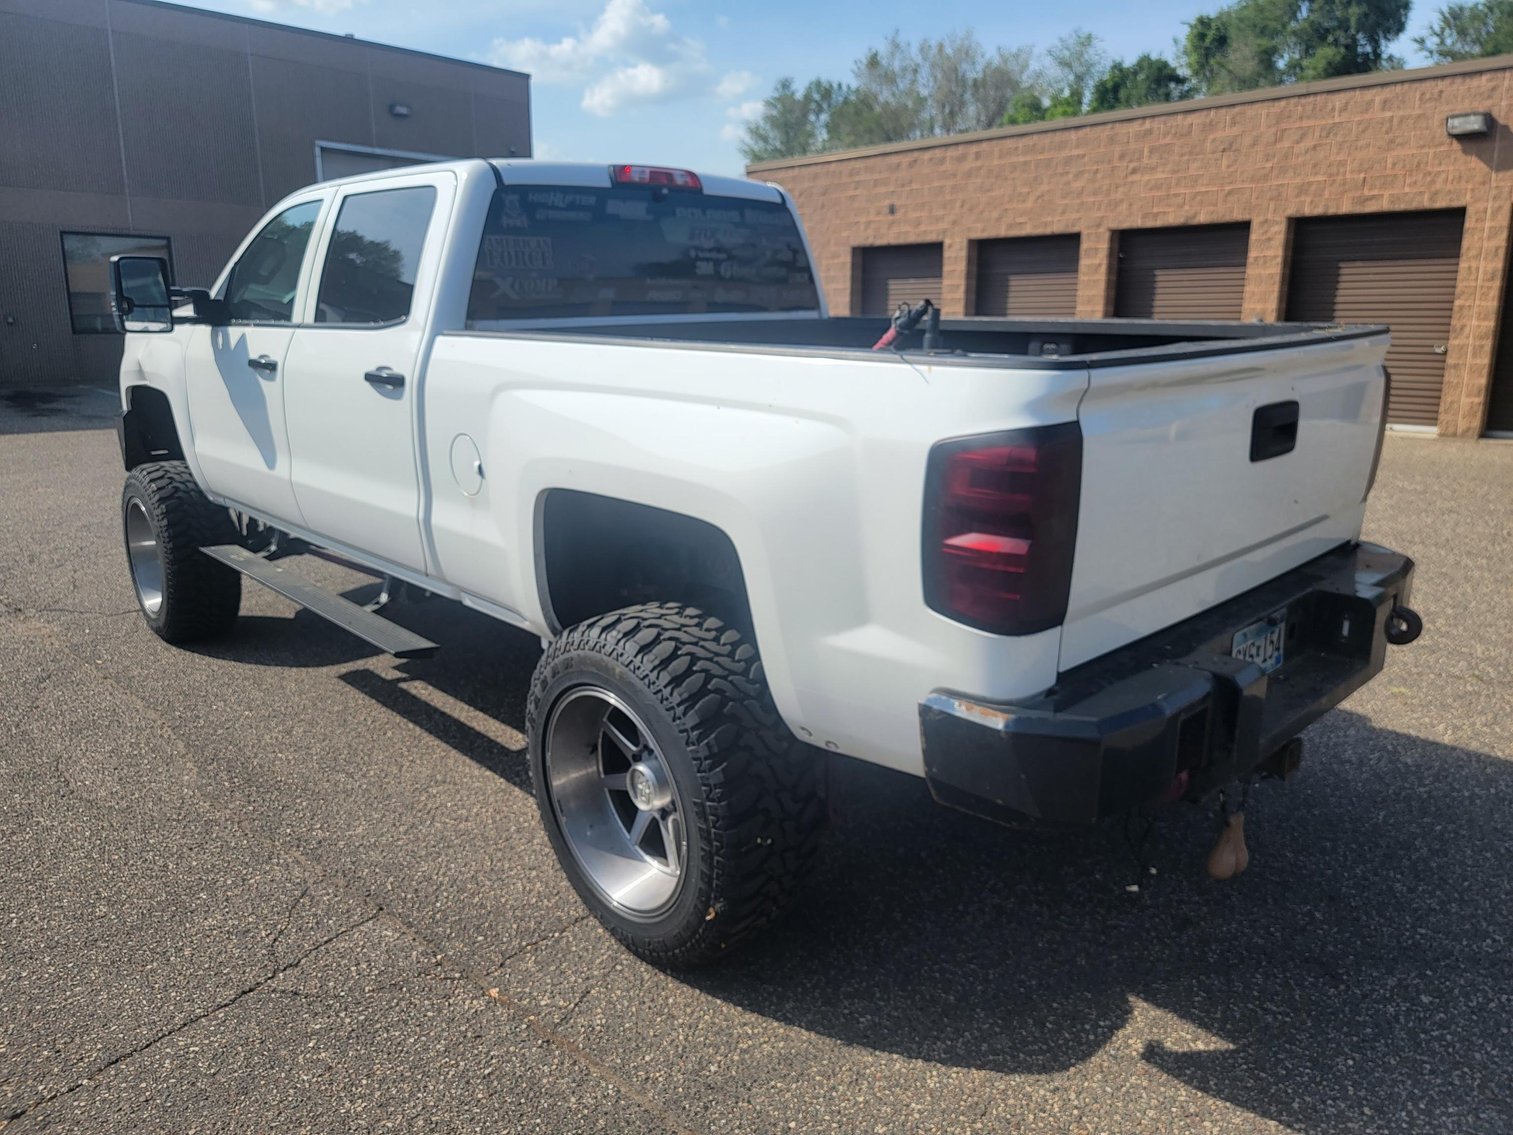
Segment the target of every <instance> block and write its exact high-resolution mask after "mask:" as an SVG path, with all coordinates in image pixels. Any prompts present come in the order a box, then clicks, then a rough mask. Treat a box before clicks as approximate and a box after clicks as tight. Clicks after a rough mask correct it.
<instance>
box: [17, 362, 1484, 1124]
mask: <svg viewBox="0 0 1513 1135" xmlns="http://www.w3.org/2000/svg"><path fill="white" fill-rule="evenodd" d="M113 409H114V406H113V401H112V396H111V395H110V394H108V393H104V392H101V391H96V390H91V389H88V388H73V389H69V390H64V391H53V392H48V393H44V394H41V395H37V396H31V395H24V394H22V395H18V394H17V393H16V392H8V393H0V1129H3V1131H4V1132H5V1135H23V1133H25V1135H31V1133H33V1132H70V1133H73V1132H91V1133H92V1132H114V1131H121V1132H126V1131H130V1132H143V1131H151V1132H215V1133H217V1135H220V1133H226V1132H279V1133H281V1135H284V1133H291V1132H301V1131H311V1132H340V1131H354V1130H400V1131H405V1132H422V1131H449V1132H475V1131H476V1132H517V1131H518V1132H534V1131H541V1132H579V1131H604V1132H641V1131H647V1132H651V1131H679V1132H740V1133H752V1135H758V1133H760V1135H769V1133H772V1132H782V1131H799V1132H845V1133H858V1132H911V1133H912V1132H951V1133H965V1132H979V1131H980V1132H1061V1133H1065V1132H1083V1133H1088V1135H1092V1133H1103V1132H1106V1133H1109V1135H1125V1133H1130V1132H1158V1131H1160V1132H1166V1131H1170V1132H1192V1131H1202V1132H1210V1131H1212V1132H1219V1131H1243V1132H1279V1131H1297V1132H1306V1133H1325V1132H1329V1133H1333V1132H1403V1133H1413V1135H1421V1133H1426V1132H1455V1133H1467V1132H1469V1133H1477V1135H1480V1133H1488V1135H1500V1133H1508V1132H1513V1080H1510V1077H1509V1074H1508V1070H1509V1068H1510V1067H1513V873H1510V869H1509V867H1510V851H1513V720H1510V719H1513V679H1510V677H1509V671H1510V669H1513V444H1509V443H1497V442H1480V443H1473V442H1452V441H1444V440H1427V439H1420V438H1412V437H1392V438H1390V439H1389V441H1388V444H1387V447H1386V454H1385V457H1384V460H1383V464H1382V471H1381V477H1380V482H1379V485H1378V488H1377V492H1376V494H1375V496H1374V497H1373V500H1372V506H1371V511H1370V515H1369V518H1368V526H1367V529H1368V530H1367V534H1368V536H1369V537H1370V538H1374V539H1376V540H1379V541H1380V542H1383V543H1386V544H1388V545H1390V546H1392V547H1396V548H1398V549H1400V550H1402V551H1405V552H1407V553H1408V554H1410V555H1413V556H1414V557H1415V558H1417V559H1418V561H1419V574H1418V578H1417V584H1416V590H1415V597H1414V598H1415V604H1414V605H1415V606H1416V607H1417V608H1418V609H1419V610H1420V611H1421V613H1422V614H1423V616H1424V619H1425V622H1426V627H1427V629H1426V630H1425V633H1424V636H1423V638H1422V639H1421V640H1420V641H1419V642H1418V643H1415V644H1414V645H1412V646H1410V647H1406V648H1403V649H1400V650H1393V651H1392V652H1391V654H1390V658H1389V662H1388V667H1387V670H1386V672H1385V673H1384V674H1383V675H1382V676H1381V677H1380V678H1379V679H1378V680H1377V681H1376V682H1374V683H1372V684H1371V685H1370V686H1369V687H1367V688H1366V689H1365V690H1363V691H1361V692H1360V693H1359V694H1357V695H1356V696H1355V697H1354V698H1352V699H1351V700H1350V701H1349V702H1348V703H1347V704H1346V705H1345V706H1344V707H1343V708H1342V709H1341V710H1339V711H1336V712H1335V713H1333V714H1331V715H1330V716H1328V717H1327V718H1326V719H1324V720H1323V721H1321V722H1320V723H1319V724H1318V725H1316V726H1315V727H1314V728H1313V729H1311V730H1310V731H1309V732H1308V734H1307V751H1306V755H1305V758H1304V762H1303V767H1302V770H1301V772H1300V773H1299V774H1298V775H1297V776H1296V777H1294V778H1293V779H1292V780H1290V781H1288V782H1287V783H1286V784H1274V783H1273V784H1266V785H1263V786H1260V787H1258V788H1257V789H1256V790H1255V791H1254V792H1253V793H1252V794H1251V797H1250V801H1249V803H1248V806H1247V812H1246V830H1247V834H1248V835H1249V837H1250V847H1251V853H1252V858H1251V866H1250V870H1249V871H1248V872H1247V873H1246V874H1244V875H1243V876H1241V877H1239V878H1238V879H1236V880H1233V881H1231V882H1229V883H1223V884H1219V883H1214V882H1211V881H1210V880H1209V879H1208V878H1207V877H1206V876H1205V874H1204V871H1203V860H1204V856H1205V854H1206V851H1207V849H1208V846H1209V844H1210V842H1211V839H1212V837H1213V834H1214V825H1215V820H1214V817H1213V816H1212V815H1211V814H1206V813H1203V812H1199V811H1198V810H1196V809H1190V808H1182V809H1178V810H1175V811H1173V812H1172V813H1170V814H1169V815H1168V816H1167V817H1165V818H1164V819H1163V820H1162V822H1161V823H1159V824H1158V825H1157V826H1156V828H1155V830H1154V831H1153V832H1152V833H1151V835H1150V836H1149V838H1148V840H1147V841H1146V844H1145V847H1144V856H1145V859H1146V861H1147V862H1148V863H1149V864H1151V865H1152V866H1153V867H1154V873H1153V874H1152V873H1145V872H1142V869H1141V868H1140V867H1139V865H1138V862H1137V860H1136V858H1135V856H1134V854H1133V853H1132V851H1131V849H1130V844H1129V841H1128V839H1127V833H1126V832H1125V830H1124V828H1123V826H1121V825H1111V826H1108V827H1104V828H1098V829H1094V830H1092V831H1087V832H1081V833H1076V834H1069V835H1043V834H1037V835H1030V834H1024V833H1019V832H1014V831H1008V830H1002V829H998V828H996V827H993V826H991V825H987V824H984V823H980V822H977V821H972V820H969V819H967V818H965V817H961V816H958V815H956V814H954V813H952V812H949V811H946V810H944V809H941V808H939V807H937V806H936V805H934V804H932V803H931V802H930V801H929V799H928V797H927V795H926V793H925V792H924V789H923V787H922V785H921V784H920V783H918V782H916V781H913V780H911V779H909V778H906V777H901V776H898V775H895V774H890V773H885V772H881V771H878V770H874V769H871V768H868V767H865V766H861V765H857V764H853V763H850V762H845V761H839V762H837V763H836V766H835V768H834V770H833V778H834V784H835V812H836V816H835V822H834V823H833V825H832V826H831V828H830V830H829V832H828V833H827V836H826V842H825V848H824V852H823V855H822V861H821V865H820V867H819V869H818V870H817V872H816V873H815V875H814V877H813V878H812V880H811V881H810V882H809V883H808V885H807V886H806V887H805V889H804V891H803V893H802V894H801V895H800V897H799V899H798V901H797V902H796V903H795V904H794V906H793V908H792V909H791V911H790V913H789V915H788V916H787V917H786V918H785V919H784V920H783V921H782V923H781V924H779V925H778V926H776V927H774V928H773V929H772V930H770V931H769V932H768V933H767V934H765V935H764V936H763V937H762V938H760V939H759V940H758V941H756V942H754V943H752V945H751V946H750V948H748V949H747V950H745V951H744V952H743V953H741V954H739V955H737V956H735V957H733V958H732V959H730V961H729V962H728V963H727V964H726V965H724V966H722V967H719V968H715V969H711V970H707V971H702V972H698V973H695V974H682V975H673V974H667V973H663V972H660V971H658V970H656V969H653V968H651V967H648V966H646V965H643V964H642V963H641V962H639V961H637V960H636V959H635V958H633V957H632V956H630V955H629V954H627V953H625V952H624V951H623V950H621V949H620V948H619V947H617V946H616V945H615V944H614V943H613V942H612V941H611V940H610V938H609V937H608V936H607V935H606V934H605V933H604V932H602V931H601V930H600V929H599V928H598V926H597V924H596V923H594V922H593V921H592V920H591V919H589V918H586V917H585V915H584V912H583V910H582V908H581V906H580V905H579V904H578V902H577V900H576V898H575V897H574V895H573V893H572V891H571V890H570V888H569V887H568V885H567V884H566V882H565V881H564V880H563V878H562V876H561V875H560V873H559V872H558V870H557V867H556V864H555V862H554V860H553V858H552V855H551V851H550V849H549V847H548V845H547V842H546V839H545V837H544V836H543V835H542V833H541V831H540V829H539V826H538V822H537V817H536V810H535V805H534V803H533V802H532V800H531V798H530V796H529V792H528V787H527V784H526V772H525V764H524V759H523V754H522V749H523V746H524V739H523V737H522V736H521V735H520V732H519V730H520V729H521V727H522V721H523V716H524V700H525V694H526V687H527V682H528V680H529V676H530V672H531V668H532V666H533V665H534V663H535V659H536V657H537V655H538V653H539V643H538V642H537V641H536V640H535V639H534V638H532V637H531V636H529V635H525V634H522V633H520V632H518V631H515V630H511V629H509V628H507V627H505V626H503V625H501V624H498V623H495V622H493V621H491V620H489V619H487V618H485V617H483V616H476V615H473V614H470V613H468V612H464V611H462V610H460V609H457V608H453V607H451V606H450V605H448V604H445V603H439V602H428V603H414V604H404V605H402V606H401V607H400V608H399V609H398V610H397V613H396V618H398V619H399V620H401V621H403V622H405V623H406V624H407V625H410V626H412V627H414V628H415V629H417V630H420V631H421V632H423V633H425V634H427V635H429V636H430V637H432V638H435V639H436V640H437V641H439V642H440V643H441V644H442V647H443V649H442V650H441V651H440V653H438V655H437V656H436V657H435V658H434V659H432V660H429V661H424V662H407V663H398V664H396V663H395V662H394V661H393V660H392V659H389V658H387V657H384V656H379V655H375V654H373V653H372V652H371V650H370V649H369V648H367V647H366V646H365V645H364V644H362V643H360V642H358V641H357V640H355V639H351V638H350V637H348V636H345V635H343V634H342V633H341V632H340V631H338V630H336V629H334V628H332V627H329V626H327V625H326V624H324V623H322V622H321V621H320V620H318V619H316V618H314V617H313V616H311V615H309V614H307V613H303V612H298V611H296V610H295V609H294V608H293V607H292V606H291V605H289V604H288V603H286V602H284V601H283V600H282V599H280V598H278V597H277V596H275V595H273V594H271V593H268V592H266V591H263V590H261V589H259V588H257V587H256V586H254V585H251V584H248V586H247V589H246V596H245V599H244V601H243V608H242V611H243V618H242V620H241V623H240V625H239V628H238V633H237V634H236V635H235V637H233V638H231V639H228V640H227V641H225V642H222V643H217V644H215V645H213V646H206V647H202V648H196V649H193V650H179V649H174V648H171V647H168V646H166V645H164V644H163V643H161V642H159V641H158V640H157V639H156V638H155V637H154V636H152V635H151V634H150V633H149V632H148V631H147V629H146V628H145V627H144V626H143V625H142V622H141V619H140V617H139V616H138V614H137V612H136V609H135V605H134V603H133V600H132V596H131V590H130V585H129V582H128V578H127V573H126V566H125V561H124V556H123V554H122V551H121V547H120V535H119V532H120V528H119V525H120V522H119V513H118V507H119V506H118V498H119V493H120V484H121V479H122V471H121V468H120V464H119V459H118V455H117V451H116V443H115V437H114V434H113V432H112V426H113V419H112V417H111V414H112V411H113ZM297 566H298V569H299V570H301V571H306V572H308V573H309V574H310V575H312V576H314V577H316V578H318V579H320V580H322V581H324V582H326V583H328V584H331V585H333V586H339V587H342V588H344V589H349V594H353V595H358V596H364V595H367V594H370V593H371V592H372V591H373V590H374V587H373V585H372V584H371V583H370V582H369V581H367V580H366V578H365V577H363V576H360V575H356V574H354V573H348V572H345V571H344V570H343V569H341V568H338V567H335V566H333V565H330V564H327V563H324V562H322V561H309V560H303V561H300V562H298V564H297ZM1131 886H1137V887H1138V889H1137V890H1134V891H1132V890H1130V889H1129V888H1130V887H1131Z"/></svg>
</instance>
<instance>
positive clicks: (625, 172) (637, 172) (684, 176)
mask: <svg viewBox="0 0 1513 1135" xmlns="http://www.w3.org/2000/svg"><path fill="white" fill-rule="evenodd" d="M609 170H610V174H611V176H612V177H613V178H614V181H615V184H616V185H662V186H666V187H667V188H668V189H694V190H702V189H703V188H704V186H703V183H701V182H700V181H699V175H698V174H696V173H693V172H691V171H690V170H686V169H667V168H665V167H663V166H610V167H609Z"/></svg>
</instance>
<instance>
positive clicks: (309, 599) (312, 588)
mask: <svg viewBox="0 0 1513 1135" xmlns="http://www.w3.org/2000/svg"><path fill="white" fill-rule="evenodd" d="M200 551H202V552H204V553H205V554H206V555H207V556H209V557H210V558H211V559H213V560H219V561H220V562H221V563H223V564H225V565H226V566H227V567H232V568H235V569H236V570H237V571H239V572H241V573H242V574H243V575H245V576H247V577H248V578H249V579H254V580H256V581H257V582H258V583H261V584H262V585H263V586H264V587H267V588H270V589H272V590H274V591H277V592H278V593H279V594H280V595H282V596H283V597H284V598H285V599H292V600H293V601H294V602H296V603H298V604H299V605H300V606H301V607H303V608H305V610H307V611H309V612H311V613H312V614H316V615H319V616H320V617H321V618H323V619H326V620H327V621H329V622H332V623H335V624H336V625H337V626H339V627H340V628H341V629H342V630H344V631H348V632H350V633H352V634H355V635H356V636H357V637H358V638H360V639H362V640H363V641H364V642H370V643H372V644H373V645H374V646H376V647H378V649H379V650H382V651H383V652H384V653H385V654H392V655H393V656H394V657H395V658H429V657H431V655H433V654H435V653H436V644H435V643H434V642H432V641H431V640H430V639H428V638H421V637H420V636H419V635H418V634H415V633H414V632H413V631H407V630H405V628H404V627H402V626H399V625H398V624H397V623H392V622H390V621H389V620H388V619H385V618H384V617H383V616H382V615H376V614H374V613H373V612H372V611H368V610H365V609H364V608H362V607H359V606H358V605H357V604H356V603H352V602H349V601H347V600H346V599H343V598H342V597H341V596H340V595H335V594H333V593H331V592H330V591H327V590H326V589H325V588H323V587H317V586H316V585H315V584H313V583H311V582H310V581H309V580H308V579H304V578H302V577H301V576H300V575H298V574H297V573H295V572H292V571H286V570H285V569H283V568H282V567H280V566H279V565H278V564H276V563H270V562H269V561H267V560H265V559H264V558H263V557H262V556H259V555H256V554H254V553H252V552H249V551H248V550H247V549H246V548H243V547H241V546H240V545H238V544H214V545H212V546H210V547H207V548H201V549H200Z"/></svg>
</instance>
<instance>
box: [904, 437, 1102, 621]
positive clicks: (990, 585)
mask: <svg viewBox="0 0 1513 1135" xmlns="http://www.w3.org/2000/svg"><path fill="white" fill-rule="evenodd" d="M1081 492H1082V430H1081V428H1080V427H1079V426H1078V425H1077V423H1076V422H1068V423H1066V424H1063V425H1059V426H1041V427H1036V428H1034V429H1027V430H1012V431H1009V432H1007V433H1000V434H984V435H981V436H979V437H969V438H958V439H956V440H954V441H946V442H941V443H940V444H939V445H937V446H935V448H934V449H933V450H931V451H930V461H929V466H928V469H927V472H926V474H925V509H924V563H923V566H924V583H925V602H926V604H927V605H928V606H929V607H930V609H931V610H933V611H938V612H940V613H941V614H942V615H945V616H947V617H948V618H952V619H955V620H957V621H958V622H962V623H966V624H967V625H968V626H972V627H976V628H978V629H979V630H985V631H991V632H993V633H994V634H1007V635H1022V634H1035V633H1037V632H1039V631H1043V630H1049V629H1050V628H1051V627H1055V626H1059V625H1060V624H1061V623H1062V622H1063V621H1064V620H1065V619H1066V607H1067V598H1068V596H1069V595H1070V593H1071V587H1072V553H1073V550H1074V548H1075V545H1076V542H1077V508H1078V502H1079V499H1080V496H1081Z"/></svg>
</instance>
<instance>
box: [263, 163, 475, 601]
mask: <svg viewBox="0 0 1513 1135" xmlns="http://www.w3.org/2000/svg"><path fill="white" fill-rule="evenodd" d="M455 193H456V177H455V175H454V174H452V173H450V172H448V171H439V172H437V171H432V172H429V173H417V174H413V175H408V176H397V177H386V178H384V179H382V180H379V181H369V182H356V183H353V184H351V185H347V186H344V187H343V188H342V189H341V190H340V192H339V193H338V195H337V198H336V200H335V202H334V203H333V206H332V212H331V217H332V220H331V221H330V222H329V223H328V224H327V225H326V227H325V232H324V234H323V236H322V239H321V243H320V246H319V248H318V250H317V257H318V259H317V264H318V268H317V274H316V279H315V283H314V285H313V286H312V287H311V289H310V297H309V302H308V305H307V307H306V310H305V315H304V319H303V320H302V322H301V324H300V326H299V327H298V328H297V329H296V330H295V333H294V337H293V340H292V341H291V342H290V344H289V352H288V358H287V362H286V363H285V367H284V371H285V382H284V399H285V410H286V413H287V417H288V428H289V449H290V453H291V457H292V469H293V485H294V496H295V499H296V500H297V501H298V503H299V508H300V512H301V513H302V514H303V516H304V520H305V525H306V527H307V528H309V529H310V530H311V531H312V532H314V533H315V534H316V535H318V536H320V537H323V538H325V539H328V540H330V541H331V542H332V543H333V544H336V545H338V546H345V547H347V548H350V549H353V550H355V551H359V552H364V553H367V554H369V555H370V556H375V557H379V558H381V559H383V560H386V561H389V562H390V563H392V564H395V565H398V566H400V567H405V568H410V569H412V570H415V571H424V569H425V557H424V552H423V550H422V544H421V536H420V488H419V480H418V476H417V472H416V452H415V437H416V432H415V410H416V399H417V394H418V391H417V379H418V375H419V368H420V366H421V364H422V361H423V358H422V356H423V352H424V347H425V344H426V343H427V342H429V334H430V324H431V316H432V313H431V306H432V305H431V302H430V301H431V296H432V294H433V292H434V289H435V282H436V278H437V274H438V272H439V270H440V267H441V263H440V262H441V247H442V244H443V237H444V234H445V231H446V225H447V221H448V218H449V217H450V214H451V209H452V202H453V198H454V196H455Z"/></svg>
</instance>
